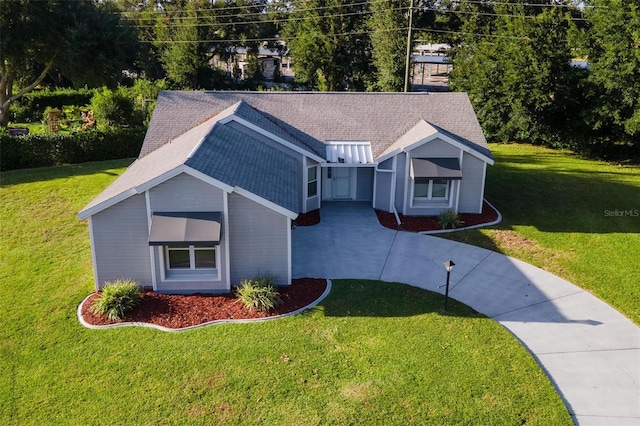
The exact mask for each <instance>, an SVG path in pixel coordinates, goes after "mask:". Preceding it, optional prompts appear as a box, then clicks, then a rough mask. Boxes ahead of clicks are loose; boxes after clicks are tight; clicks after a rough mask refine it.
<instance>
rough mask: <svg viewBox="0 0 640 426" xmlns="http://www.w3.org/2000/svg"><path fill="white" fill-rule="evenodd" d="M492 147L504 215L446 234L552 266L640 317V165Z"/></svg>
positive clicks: (491, 179) (491, 172) (496, 195)
mask: <svg viewBox="0 0 640 426" xmlns="http://www.w3.org/2000/svg"><path fill="white" fill-rule="evenodd" d="M491 150H492V152H493V155H494V157H495V160H496V161H495V165H494V166H492V167H489V169H488V171H487V187H486V198H487V199H488V200H489V201H490V202H491V203H492V204H493V205H495V206H496V207H497V208H498V210H500V212H501V213H502V215H503V221H502V223H501V224H499V225H497V226H495V227H493V228H491V229H481V230H472V231H464V232H460V233H454V234H448V235H446V236H445V238H450V239H454V240H458V241H463V242H468V243H470V244H475V245H479V246H483V247H486V248H489V249H492V250H496V251H500V252H502V253H505V254H507V255H510V256H514V257H516V258H518V259H522V260H524V261H526V262H529V263H531V264H533V265H536V266H538V267H541V268H544V269H547V270H549V271H550V272H553V273H555V274H557V275H559V276H561V277H563V278H565V279H567V280H569V281H571V282H573V283H575V284H576V285H578V286H580V287H582V288H584V289H586V290H588V291H590V292H592V293H593V294H595V295H596V296H598V297H599V298H601V299H602V300H604V301H606V302H608V303H609V304H610V305H612V306H613V307H615V308H616V309H618V310H619V311H620V312H622V313H623V314H625V315H627V316H628V317H629V318H630V319H631V320H633V321H635V322H636V323H637V324H640V268H638V265H639V263H638V255H639V254H640V216H639V215H640V168H639V167H637V166H621V165H611V164H606V163H603V162H600V161H594V160H585V159H582V158H579V157H577V156H575V155H572V154H571V153H568V152H561V151H554V150H550V149H546V148H542V147H535V146H530V145H495V144H494V145H491ZM616 210H617V211H618V212H625V211H626V212H627V214H626V215H625V213H622V216H615V215H614V214H615V213H613V212H615V211H616ZM607 212H608V213H607ZM629 213H630V214H629Z"/></svg>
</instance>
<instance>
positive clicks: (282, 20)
mask: <svg viewBox="0 0 640 426" xmlns="http://www.w3.org/2000/svg"><path fill="white" fill-rule="evenodd" d="M403 9H408V8H406V7H397V8H391V9H384V10H382V11H381V12H391V11H395V10H403ZM377 12H378V11H370V10H369V11H360V12H350V13H339V14H334V15H324V16H315V17H314V18H317V19H327V18H341V17H344V16H356V15H371V14H374V13H377ZM238 17H241V16H238ZM205 18H207V17H202V19H205ZM191 19H197V18H196V17H195V16H194V17H192V18H191ZM307 19H310V18H309V17H302V16H301V17H288V18H286V19H263V20H259V21H239V22H215V23H197V22H196V23H193V22H192V23H176V24H171V27H208V26H211V25H216V26H229V25H252V24H275V23H280V22H282V23H286V22H291V21H305V20H307ZM131 26H132V27H134V28H155V27H156V24H154V25H131Z"/></svg>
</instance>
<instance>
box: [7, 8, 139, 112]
mask: <svg viewBox="0 0 640 426" xmlns="http://www.w3.org/2000/svg"><path fill="white" fill-rule="evenodd" d="M114 12H115V9H114V7H113V5H111V4H110V3H106V2H105V3H96V2H91V1H83V2H80V1H63V2H60V1H34V0H3V1H2V4H1V5H0V28H2V37H0V123H3V124H6V122H7V121H8V119H9V117H8V114H7V113H8V110H9V107H10V105H11V102H13V101H15V100H16V99H19V98H20V97H21V96H22V95H23V94H25V93H27V92H29V91H31V90H33V88H35V87H36V86H37V85H38V84H40V83H41V82H42V81H43V80H44V79H45V78H46V77H47V75H48V74H49V73H52V72H54V71H55V72H57V73H59V74H60V75H62V76H63V77H64V78H66V79H67V80H68V81H70V82H71V83H72V84H74V85H77V86H80V85H91V86H100V85H115V84H116V83H117V82H118V81H119V80H120V78H121V76H122V70H123V69H126V68H128V67H129V65H130V64H131V63H132V62H133V58H134V56H135V52H136V48H137V40H136V38H135V34H134V32H133V31H132V30H131V28H130V27H128V25H127V24H126V23H125V22H122V21H121V19H120V17H119V15H118V14H116V13H114Z"/></svg>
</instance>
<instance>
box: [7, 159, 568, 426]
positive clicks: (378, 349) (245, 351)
mask: <svg viewBox="0 0 640 426" xmlns="http://www.w3.org/2000/svg"><path fill="white" fill-rule="evenodd" d="M130 161H131V160H116V161H106V162H100V163H86V164H80V165H72V166H65V167H55V168H45V169H36V170H24V171H16V172H8V173H4V174H3V175H2V187H1V188H0V224H1V226H2V240H1V243H0V244H1V245H0V313H1V314H0V325H1V327H0V348H1V349H0V371H2V374H1V375H0V424H3V425H4V424H6V425H12V424H16V425H18V424H19V425H24V424H37V425H40V424H56V425H58V424H62V425H64V424H73V425H76V424H109V425H111V424H220V425H224V424H247V425H255V424H269V425H300V424H305V425H314V424H398V425H406V424H434V425H445V424H470V425H471V424H523V423H527V424H532V425H536V424H538V425H548V424H554V425H555V424H566V425H570V424H572V422H571V419H570V416H569V414H568V412H567V410H566V408H565V407H564V405H563V403H562V401H561V399H560V398H559V396H558V395H557V393H556V392H555V390H554V388H553V386H552V385H551V383H550V382H549V380H548V379H547V377H546V376H545V375H544V373H543V372H542V371H541V369H540V368H539V367H538V365H537V364H536V363H535V361H534V360H533V359H532V358H531V356H530V355H529V354H528V352H527V351H526V350H525V349H524V348H523V347H522V346H521V345H520V344H519V343H518V341H517V340H516V339H515V338H514V337H513V336H512V335H511V334H509V333H508V332H507V331H506V330H505V329H503V328H502V327H500V326H499V325H498V324H497V323H495V322H494V321H492V320H489V319H487V318H485V317H483V316H482V315H478V314H475V313H474V312H472V311H471V310H470V309H469V308H468V307H466V306H464V305H461V304H458V303H451V304H450V310H451V313H450V314H449V315H445V314H443V313H442V312H441V306H442V296H440V295H438V294H434V293H430V292H427V291H424V290H421V289H418V288H413V287H409V286H405V285H400V284H388V283H381V282H374V281H356V280H341V281H336V282H334V290H333V292H332V294H331V295H330V296H329V297H328V298H327V299H325V300H324V301H323V302H322V303H321V304H320V305H319V306H318V307H317V308H316V309H314V310H313V311H311V312H308V313H306V314H303V315H298V316H294V317H290V318H285V319H280V320H276V321H269V322H264V323H257V324H226V325H218V326H212V327H205V328H200V329H195V330H191V331H188V332H182V333H171V334H170V333H163V332H160V331H157V330H152V329H144V328H118V329H111V330H89V329H85V328H83V327H81V326H80V325H79V324H78V321H77V319H76V308H77V306H78V304H79V303H80V302H81V301H82V299H83V298H84V297H85V296H86V295H87V294H89V293H91V292H92V290H93V283H92V271H91V253H90V247H89V236H88V230H87V226H86V223H84V222H81V221H79V220H77V219H76V218H75V213H76V212H77V211H79V210H80V209H81V208H82V207H83V206H84V205H85V204H86V203H87V202H88V201H89V200H91V198H93V197H94V196H95V195H97V194H98V193H99V192H100V191H101V190H102V189H103V188H104V187H105V186H106V185H107V184H108V183H109V182H111V181H113V180H114V179H115V177H116V176H117V175H119V174H120V173H122V171H123V170H124V168H125V167H126V166H127V165H128V163H129V162H130Z"/></svg>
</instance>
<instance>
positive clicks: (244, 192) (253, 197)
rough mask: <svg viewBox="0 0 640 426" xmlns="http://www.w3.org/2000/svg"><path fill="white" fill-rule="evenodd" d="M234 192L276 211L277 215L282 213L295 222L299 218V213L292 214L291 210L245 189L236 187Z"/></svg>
mask: <svg viewBox="0 0 640 426" xmlns="http://www.w3.org/2000/svg"><path fill="white" fill-rule="evenodd" d="M233 192H235V193H237V194H238V195H242V196H243V197H245V198H248V199H250V200H251V201H255V202H256V203H258V204H260V205H262V206H264V207H267V208H269V209H271V210H273V211H275V212H276V213H280V214H282V215H285V216H287V217H288V218H289V219H291V220H293V219H295V218H297V217H298V213H295V212H292V211H291V210H288V209H285V208H284V207H281V206H279V205H277V204H276V203H273V202H271V201H269V200H266V199H264V198H262V197H260V196H258V195H256V194H254V193H253V192H250V191H247V190H246V189H244V188H241V187H239V186H236V187H235V188H233Z"/></svg>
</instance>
